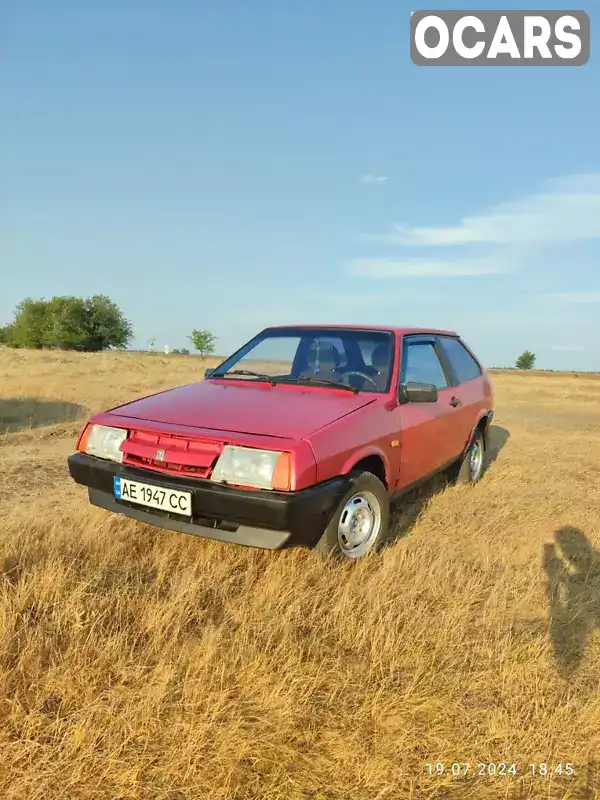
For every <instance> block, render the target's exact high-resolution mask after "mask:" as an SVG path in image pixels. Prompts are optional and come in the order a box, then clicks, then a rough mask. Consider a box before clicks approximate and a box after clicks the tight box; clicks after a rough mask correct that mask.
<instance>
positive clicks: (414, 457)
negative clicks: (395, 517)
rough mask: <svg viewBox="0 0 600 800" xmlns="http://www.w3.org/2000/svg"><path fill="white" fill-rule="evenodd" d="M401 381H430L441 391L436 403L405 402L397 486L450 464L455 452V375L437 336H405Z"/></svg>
mask: <svg viewBox="0 0 600 800" xmlns="http://www.w3.org/2000/svg"><path fill="white" fill-rule="evenodd" d="M401 359H402V361H401V368H400V377H399V384H400V386H402V385H403V384H406V383H408V382H413V381H415V382H418V383H430V384H433V385H434V386H435V387H436V388H437V390H438V399H437V402H435V403H407V402H405V403H402V402H401V405H400V406H399V414H400V448H401V451H400V474H399V480H398V484H397V486H396V488H397V489H402V488H405V487H407V486H409V485H410V484H411V483H414V482H416V481H419V480H422V479H423V478H426V477H427V476H429V475H430V474H433V473H434V472H436V471H437V470H439V469H440V468H441V467H443V466H445V465H446V464H447V463H449V462H450V461H451V459H452V457H453V455H454V450H455V443H456V435H455V434H454V431H453V425H454V416H453V415H454V411H455V410H456V409H455V407H454V406H453V405H452V404H451V399H452V397H453V396H454V389H453V387H452V386H451V376H449V375H448V374H447V373H446V369H445V366H444V364H443V362H442V360H441V359H440V355H439V352H438V348H437V345H436V341H435V337H434V336H428V335H423V334H412V335H409V336H405V337H403V340H402V349H401Z"/></svg>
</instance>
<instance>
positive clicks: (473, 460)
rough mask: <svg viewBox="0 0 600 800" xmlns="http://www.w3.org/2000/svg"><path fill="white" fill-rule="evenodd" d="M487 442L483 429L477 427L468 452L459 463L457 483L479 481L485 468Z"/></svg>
mask: <svg viewBox="0 0 600 800" xmlns="http://www.w3.org/2000/svg"><path fill="white" fill-rule="evenodd" d="M484 462H485V442H484V439H483V435H482V433H481V430H480V429H479V428H477V430H476V431H475V433H474V434H473V438H472V439H471V443H470V444H469V447H468V448H467V452H466V453H465V454H464V456H463V457H462V461H460V462H459V464H458V469H457V472H456V482H457V483H477V481H478V480H479V479H480V478H481V476H482V475H483V472H484V468H485V463H484Z"/></svg>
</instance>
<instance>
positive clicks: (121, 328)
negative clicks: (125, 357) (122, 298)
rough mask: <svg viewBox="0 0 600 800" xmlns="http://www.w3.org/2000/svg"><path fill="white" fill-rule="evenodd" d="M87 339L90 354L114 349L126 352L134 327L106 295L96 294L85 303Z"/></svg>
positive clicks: (86, 347) (86, 346) (86, 348)
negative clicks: (110, 348)
mask: <svg viewBox="0 0 600 800" xmlns="http://www.w3.org/2000/svg"><path fill="white" fill-rule="evenodd" d="M85 313H86V323H85V328H86V333H87V336H86V339H85V346H84V349H85V350H87V351H89V352H95V351H98V350H106V349H108V348H109V347H114V348H116V349H117V350H124V349H125V348H126V347H127V345H128V344H129V343H130V342H131V340H132V338H133V326H132V325H131V322H129V320H128V319H126V317H125V315H124V314H123V312H122V311H121V309H120V308H119V307H118V306H117V305H116V303H113V301H112V300H111V299H110V298H109V297H107V296H106V295H104V294H95V295H94V296H93V297H89V298H88V299H87V300H86V301H85Z"/></svg>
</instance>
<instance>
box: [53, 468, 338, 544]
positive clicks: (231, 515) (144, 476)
mask: <svg viewBox="0 0 600 800" xmlns="http://www.w3.org/2000/svg"><path fill="white" fill-rule="evenodd" d="M68 466H69V473H70V475H71V477H72V478H73V480H74V481H75V482H76V483H79V484H81V485H82V486H87V487H88V490H89V492H88V494H89V498H90V502H91V503H92V504H93V505H97V506H100V507H101V508H105V509H107V510H109V511H113V512H116V513H121V514H124V515H125V516H127V517H130V518H132V519H137V520H139V521H141V522H146V523H148V524H150V525H155V526H157V527H159V528H166V529H168V530H174V531H180V532H182V533H193V534H196V535H199V536H205V537H207V538H211V539H219V540H221V541H228V542H235V543H237V544H246V545H248V546H251V547H264V548H267V549H281V548H284V547H295V546H304V547H314V545H315V544H316V543H317V541H318V540H319V538H320V536H321V534H322V533H323V531H324V530H325V528H326V527H327V525H328V524H329V521H330V519H331V517H332V516H333V514H334V513H335V510H336V508H337V506H338V504H339V502H340V500H341V498H342V496H343V494H344V493H345V492H346V491H347V488H348V485H349V484H348V478H347V477H345V476H339V477H336V478H333V479H332V480H329V481H326V482H324V483H321V484H317V485H316V486H311V487H310V488H308V489H302V490H300V491H298V492H276V491H260V490H258V491H250V490H244V489H237V488H236V487H233V486H223V485H221V484H216V483H213V482H212V481H210V480H202V479H197V480H194V479H193V478H181V477H179V476H171V475H165V474H163V473H159V472H153V471H152V470H146V469H138V468H134V467H129V466H124V465H123V464H117V463H114V462H112V461H104V460H102V459H99V458H95V457H94V456H88V455H86V454H84V453H75V454H73V455H71V456H69V458H68ZM115 475H119V476H121V477H124V478H130V479H131V480H139V481H143V482H145V483H151V484H156V485H157V486H163V487H165V486H166V487H169V488H171V489H179V490H183V491H189V492H191V493H192V517H191V519H190V518H182V517H176V516H175V515H168V514H165V513H163V512H160V511H157V512H155V511H153V510H152V509H146V508H144V507H141V506H136V505H134V504H131V503H124V502H122V501H119V500H116V499H115V498H114V495H113V478H114V476H115Z"/></svg>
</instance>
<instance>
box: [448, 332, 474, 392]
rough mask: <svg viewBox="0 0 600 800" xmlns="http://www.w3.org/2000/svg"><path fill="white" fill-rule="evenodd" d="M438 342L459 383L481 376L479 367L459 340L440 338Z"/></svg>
mask: <svg viewBox="0 0 600 800" xmlns="http://www.w3.org/2000/svg"><path fill="white" fill-rule="evenodd" d="M438 341H439V344H440V347H441V349H442V350H443V352H444V355H445V356H446V358H447V359H448V361H449V362H450V365H451V367H452V369H453V370H454V372H455V374H456V377H457V378H458V380H459V381H460V383H465V382H466V381H472V380H473V378H478V377H479V376H480V375H481V367H480V366H479V364H478V363H477V361H475V359H474V358H473V356H472V355H471V354H470V353H469V351H468V350H467V348H466V347H465V346H464V345H463V343H462V342H461V341H460V340H459V339H454V338H450V337H449V336H440V337H439V338H438Z"/></svg>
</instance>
